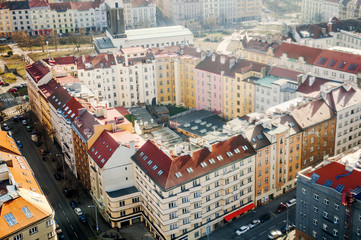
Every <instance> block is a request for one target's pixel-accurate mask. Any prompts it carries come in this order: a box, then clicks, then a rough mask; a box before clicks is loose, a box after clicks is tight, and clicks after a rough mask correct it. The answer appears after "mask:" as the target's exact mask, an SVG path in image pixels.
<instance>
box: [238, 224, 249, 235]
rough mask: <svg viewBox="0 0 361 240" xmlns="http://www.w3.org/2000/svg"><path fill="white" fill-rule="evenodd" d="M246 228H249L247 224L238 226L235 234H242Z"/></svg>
mask: <svg viewBox="0 0 361 240" xmlns="http://www.w3.org/2000/svg"><path fill="white" fill-rule="evenodd" d="M248 230H249V227H248V226H242V227H240V228H239V230H237V231H236V234H237V235H238V236H240V235H242V234H245V233H246V232H247V231H248Z"/></svg>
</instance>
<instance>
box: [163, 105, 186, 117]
mask: <svg viewBox="0 0 361 240" xmlns="http://www.w3.org/2000/svg"><path fill="white" fill-rule="evenodd" d="M166 107H167V108H168V110H169V115H170V116H173V115H176V114H178V113H181V112H185V111H187V110H189V109H188V108H185V107H176V106H174V105H167V106H166Z"/></svg>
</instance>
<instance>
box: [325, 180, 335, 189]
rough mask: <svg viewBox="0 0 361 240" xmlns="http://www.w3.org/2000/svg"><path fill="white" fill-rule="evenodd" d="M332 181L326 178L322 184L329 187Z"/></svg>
mask: <svg viewBox="0 0 361 240" xmlns="http://www.w3.org/2000/svg"><path fill="white" fill-rule="evenodd" d="M332 183H333V182H332V181H331V180H330V179H327V180H326V182H325V184H324V186H326V187H331V185H332Z"/></svg>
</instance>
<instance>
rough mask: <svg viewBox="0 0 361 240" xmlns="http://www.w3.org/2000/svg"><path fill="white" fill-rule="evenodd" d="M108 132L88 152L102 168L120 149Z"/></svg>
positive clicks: (102, 134) (103, 133)
mask: <svg viewBox="0 0 361 240" xmlns="http://www.w3.org/2000/svg"><path fill="white" fill-rule="evenodd" d="M119 145H120V144H119V143H118V142H117V141H115V140H114V139H113V138H112V137H111V136H110V134H109V133H108V132H107V131H105V130H104V131H103V132H102V133H101V134H100V136H99V137H98V139H97V140H96V141H95V142H94V144H93V145H92V146H91V147H90V149H89V150H88V154H89V156H90V157H91V158H92V159H93V160H94V161H95V162H96V163H97V164H98V166H99V167H100V168H102V167H103V166H104V165H105V164H106V162H107V161H108V160H109V158H110V157H111V156H112V155H113V153H114V152H115V150H117V148H118V147H119Z"/></svg>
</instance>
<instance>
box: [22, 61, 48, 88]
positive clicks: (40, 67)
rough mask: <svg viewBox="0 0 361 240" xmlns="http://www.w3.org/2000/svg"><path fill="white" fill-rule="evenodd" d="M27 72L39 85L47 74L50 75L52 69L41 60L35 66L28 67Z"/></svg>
mask: <svg viewBox="0 0 361 240" xmlns="http://www.w3.org/2000/svg"><path fill="white" fill-rule="evenodd" d="M25 70H26V71H27V72H28V73H29V75H30V76H31V77H32V78H33V79H34V81H35V82H36V83H38V82H39V81H40V80H41V79H42V78H43V77H44V76H45V75H46V74H48V73H50V68H49V67H48V66H46V64H45V63H43V62H42V61H41V60H39V61H37V62H34V63H33V64H30V65H27V66H26V67H25Z"/></svg>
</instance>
